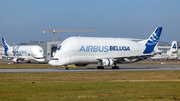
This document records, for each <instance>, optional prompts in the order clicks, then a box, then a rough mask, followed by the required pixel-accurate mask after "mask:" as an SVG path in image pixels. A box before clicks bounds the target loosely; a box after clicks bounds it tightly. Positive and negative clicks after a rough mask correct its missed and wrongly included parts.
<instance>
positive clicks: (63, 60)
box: [49, 27, 162, 70]
mask: <svg viewBox="0 0 180 101" xmlns="http://www.w3.org/2000/svg"><path fill="white" fill-rule="evenodd" d="M161 31H162V27H157V28H156V29H155V30H154V32H153V33H152V34H151V35H150V37H149V38H148V39H146V40H143V41H140V42H135V41H131V40H128V39H124V38H103V37H69V38H67V39H65V40H64V41H63V42H62V43H61V44H60V45H59V47H58V48H57V51H56V53H55V55H54V57H53V58H52V59H51V60H50V61H49V64H50V65H52V66H62V65H65V66H67V65H72V64H75V65H76V66H86V65H87V64H89V63H98V66H97V69H104V67H105V66H112V69H119V67H118V66H117V65H116V64H117V63H127V62H137V61H140V60H144V59H147V58H149V57H151V56H154V55H155V54H156V53H157V52H158V51H159V50H158V49H157V47H156V46H157V43H158V42H159V39H160V35H161ZM66 69H67V70H68V69H69V67H66Z"/></svg>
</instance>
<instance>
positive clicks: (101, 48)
mask: <svg viewBox="0 0 180 101" xmlns="http://www.w3.org/2000/svg"><path fill="white" fill-rule="evenodd" d="M82 51H83V52H108V51H130V47H129V46H91V45H87V46H83V45H82V46H81V48H80V50H79V52H82Z"/></svg>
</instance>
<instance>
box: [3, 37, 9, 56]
mask: <svg viewBox="0 0 180 101" xmlns="http://www.w3.org/2000/svg"><path fill="white" fill-rule="evenodd" d="M2 43H3V47H4V53H5V55H6V56H8V54H7V51H8V49H9V45H8V44H7V43H6V40H5V38H2Z"/></svg>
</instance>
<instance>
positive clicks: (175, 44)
mask: <svg viewBox="0 0 180 101" xmlns="http://www.w3.org/2000/svg"><path fill="white" fill-rule="evenodd" d="M177 51H178V47H177V41H172V44H171V49H170V52H172V53H173V52H177Z"/></svg>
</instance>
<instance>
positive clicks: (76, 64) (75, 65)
mask: <svg viewBox="0 0 180 101" xmlns="http://www.w3.org/2000/svg"><path fill="white" fill-rule="evenodd" d="M87 65H88V63H86V64H75V66H87Z"/></svg>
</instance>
